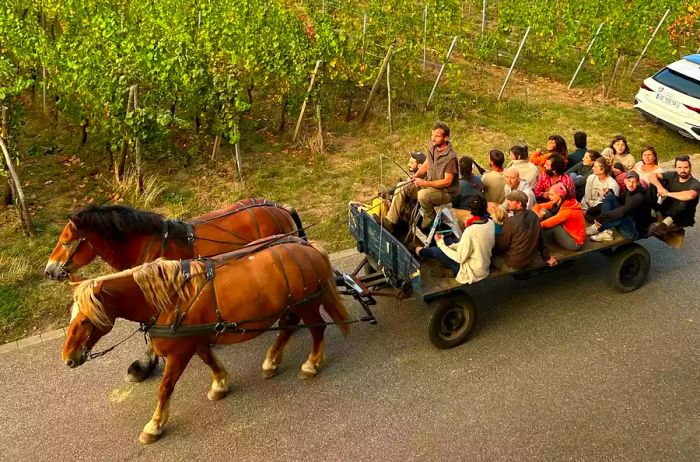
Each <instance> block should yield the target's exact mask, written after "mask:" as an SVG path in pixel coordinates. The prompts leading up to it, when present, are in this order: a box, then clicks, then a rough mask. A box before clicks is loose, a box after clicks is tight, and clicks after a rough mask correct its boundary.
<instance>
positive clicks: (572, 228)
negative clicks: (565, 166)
mask: <svg viewBox="0 0 700 462" xmlns="http://www.w3.org/2000/svg"><path fill="white" fill-rule="evenodd" d="M567 196H568V194H567V191H566V187H565V186H564V185H563V184H561V183H557V184H554V185H552V187H551V188H549V198H550V201H549V202H545V203H543V204H537V205H535V206H534V207H533V208H532V211H533V212H535V213H536V214H537V216H538V217H539V218H540V220H541V222H540V226H541V227H542V238H543V239H544V241H545V242H546V243H549V242H552V241H554V242H556V243H557V244H559V245H560V246H561V247H564V248H565V249H568V250H578V249H580V248H581V246H582V245H583V243H584V242H586V220H585V219H584V218H583V210H581V204H579V203H578V202H577V201H576V199H572V198H567Z"/></svg>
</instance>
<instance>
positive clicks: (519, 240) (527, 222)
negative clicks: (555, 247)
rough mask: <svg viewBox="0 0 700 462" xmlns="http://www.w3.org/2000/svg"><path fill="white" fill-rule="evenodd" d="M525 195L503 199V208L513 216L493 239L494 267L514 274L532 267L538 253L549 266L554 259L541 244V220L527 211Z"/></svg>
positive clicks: (519, 192) (512, 194) (514, 195)
mask: <svg viewBox="0 0 700 462" xmlns="http://www.w3.org/2000/svg"><path fill="white" fill-rule="evenodd" d="M527 201H528V198H527V195H526V194H525V193H524V192H522V191H519V190H516V191H511V192H510V193H509V194H508V195H507V196H506V205H507V207H508V210H509V211H511V212H513V215H512V216H510V217H508V218H506V220H505V221H504V222H503V229H502V231H501V233H500V234H499V235H498V239H496V247H495V248H494V252H497V254H496V255H495V256H494V258H493V261H492V263H493V265H494V266H495V267H496V268H498V269H500V270H503V271H516V270H519V269H524V268H527V267H529V266H531V265H532V264H533V262H534V261H535V257H537V255H538V254H539V255H540V256H541V257H542V259H543V260H544V261H546V262H547V264H548V265H549V266H554V265H556V264H557V259H556V258H554V257H552V256H550V255H549V251H548V250H547V247H546V246H545V245H544V243H543V242H542V234H541V230H540V220H539V219H538V218H537V215H535V213H534V212H533V211H532V210H527Z"/></svg>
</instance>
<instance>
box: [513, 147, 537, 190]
mask: <svg viewBox="0 0 700 462" xmlns="http://www.w3.org/2000/svg"><path fill="white" fill-rule="evenodd" d="M509 158H510V163H509V164H508V168H517V169H518V171H519V172H520V178H522V179H524V180H526V181H527V182H528V183H529V184H530V186H535V183H537V177H538V176H540V169H539V168H537V166H535V164H533V163H532V162H530V161H528V160H527V148H526V147H525V146H518V145H515V146H513V147H512V148H510V154H509Z"/></svg>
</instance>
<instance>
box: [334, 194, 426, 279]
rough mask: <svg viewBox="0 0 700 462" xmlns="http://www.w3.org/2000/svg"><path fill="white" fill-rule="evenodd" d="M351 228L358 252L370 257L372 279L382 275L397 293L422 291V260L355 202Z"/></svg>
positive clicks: (368, 263) (366, 267) (368, 258)
mask: <svg viewBox="0 0 700 462" xmlns="http://www.w3.org/2000/svg"><path fill="white" fill-rule="evenodd" d="M348 227H349V230H350V234H351V235H352V237H353V238H354V239H355V242H356V243H357V251H358V252H360V253H362V254H365V255H366V257H367V261H366V262H365V269H366V270H367V271H366V273H367V275H368V276H369V275H371V274H372V273H381V274H382V275H383V277H385V278H386V283H387V284H388V285H390V286H391V287H393V288H394V289H396V290H399V291H404V292H405V291H406V290H407V289H408V287H409V286H410V287H411V288H412V290H413V291H415V292H417V293H421V292H422V288H421V281H420V272H419V268H420V263H419V262H418V260H417V259H416V258H415V257H414V256H413V255H412V254H411V252H410V251H409V250H408V249H407V248H406V247H405V246H404V245H403V244H402V243H401V242H400V241H399V240H398V239H396V238H395V237H394V236H393V235H392V234H391V233H389V232H388V231H387V230H386V229H384V228H383V227H382V226H381V225H380V224H379V223H377V222H376V221H375V220H374V219H373V218H372V216H370V215H369V214H368V213H367V212H365V211H364V210H362V209H361V207H360V206H359V205H357V204H355V203H352V204H350V216H349V221H348Z"/></svg>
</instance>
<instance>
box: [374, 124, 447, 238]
mask: <svg viewBox="0 0 700 462" xmlns="http://www.w3.org/2000/svg"><path fill="white" fill-rule="evenodd" d="M449 138H450V128H449V127H448V126H447V124H445V123H443V122H438V123H436V124H435V126H434V127H433V132H432V137H431V141H430V144H429V145H428V156H427V159H426V162H425V163H424V164H422V165H421V166H420V168H419V169H418V171H417V172H416V173H414V174H413V176H412V177H411V179H412V181H411V183H407V184H406V185H405V186H403V187H401V188H397V191H396V193H395V194H394V197H393V198H392V200H391V207H389V213H388V214H387V217H386V219H384V220H382V225H383V226H384V227H385V228H386V229H387V230H389V231H390V232H391V231H393V230H394V227H395V226H396V224H397V223H398V222H399V218H400V217H401V216H402V214H403V211H404V208H405V207H406V204H410V203H411V201H410V200H409V199H417V200H418V202H419V203H420V207H421V209H422V211H423V223H422V224H421V228H422V229H425V228H428V227H429V226H430V224H431V223H432V221H433V220H434V219H435V209H434V207H436V206H438V205H443V204H449V203H450V202H452V197H453V196H455V195H457V193H458V192H459V175H458V173H459V164H458V161H457V153H456V152H455V150H454V149H453V148H452V144H450V141H449Z"/></svg>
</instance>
